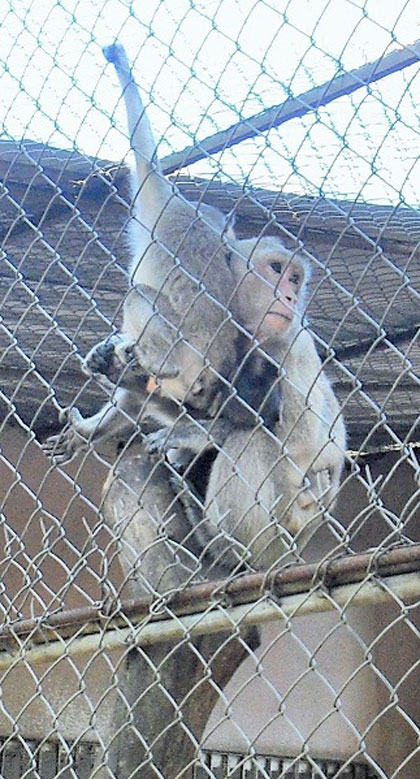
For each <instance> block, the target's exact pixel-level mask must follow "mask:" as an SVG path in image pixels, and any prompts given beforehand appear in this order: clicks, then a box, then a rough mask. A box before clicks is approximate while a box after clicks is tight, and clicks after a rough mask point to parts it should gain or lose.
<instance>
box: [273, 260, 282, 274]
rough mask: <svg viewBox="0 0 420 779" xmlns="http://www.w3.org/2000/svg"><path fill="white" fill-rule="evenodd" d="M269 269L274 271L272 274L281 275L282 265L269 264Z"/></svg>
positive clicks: (279, 263) (278, 263)
mask: <svg viewBox="0 0 420 779" xmlns="http://www.w3.org/2000/svg"><path fill="white" fill-rule="evenodd" d="M270 268H271V270H273V271H274V273H283V265H282V264H281V262H271V263H270Z"/></svg>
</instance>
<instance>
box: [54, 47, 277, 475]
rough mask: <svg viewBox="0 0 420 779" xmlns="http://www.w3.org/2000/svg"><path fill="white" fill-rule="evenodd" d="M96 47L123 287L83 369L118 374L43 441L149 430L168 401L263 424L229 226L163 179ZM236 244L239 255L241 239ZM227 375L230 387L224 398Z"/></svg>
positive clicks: (70, 441) (128, 101) (58, 448)
mask: <svg viewBox="0 0 420 779" xmlns="http://www.w3.org/2000/svg"><path fill="white" fill-rule="evenodd" d="M104 54H105V57H106V58H107V59H108V60H109V61H110V62H112V63H113V64H114V66H115V69H116V72H117V75H118V78H119V80H120V83H121V87H122V92H123V98H124V101H125V106H126V111H127V120H128V129H129V134H130V139H131V146H132V149H133V151H134V157H135V175H134V177H133V196H134V201H133V202H134V208H135V213H136V220H135V223H134V224H133V223H132V227H133V230H132V235H131V244H132V250H133V260H132V263H131V267H130V277H131V282H132V289H131V290H130V292H129V293H128V294H127V296H126V299H125V302H124V321H123V326H122V330H121V333H120V334H118V335H116V336H113V337H111V338H108V339H106V340H105V341H103V342H101V343H100V344H98V345H97V346H95V347H94V348H93V349H92V350H91V352H90V353H89V354H88V356H87V358H86V359H85V361H84V366H83V368H84V371H85V372H86V373H87V374H88V375H96V376H98V375H99V376H101V377H102V381H105V380H106V378H108V379H112V380H115V377H116V375H117V376H119V379H118V388H117V389H116V390H115V392H114V394H113V399H112V401H110V402H109V403H107V404H106V405H105V406H104V408H102V409H101V410H100V411H99V412H98V413H97V414H95V415H93V416H92V417H89V418H83V417H82V415H81V414H80V412H79V411H78V409H76V408H70V409H68V410H66V411H64V412H63V413H62V414H61V421H62V422H63V423H67V428H66V429H65V430H64V431H63V432H62V433H60V434H59V435H57V436H53V437H51V438H50V439H48V441H47V442H46V443H45V444H44V450H45V451H46V453H47V454H48V455H50V456H53V457H54V459H55V461H56V462H58V463H61V462H65V461H66V460H69V459H71V457H73V455H74V454H76V453H77V451H78V450H79V449H80V448H81V447H82V446H83V445H84V444H85V443H86V440H89V441H94V440H97V441H98V440H103V439H109V438H116V437H118V436H119V435H124V434H126V432H127V428H129V427H130V425H132V420H133V419H134V420H136V419H139V417H140V416H141V417H142V419H146V420H148V423H150V421H151V424H152V427H153V424H154V423H155V422H157V424H155V425H154V426H155V427H156V426H157V427H159V426H160V425H162V424H164V423H168V422H169V421H171V420H173V419H174V418H176V416H177V414H178V408H179V405H178V407H177V406H176V404H175V405H173V404H171V403H170V402H168V398H169V399H172V400H174V399H175V400H178V401H180V403H181V404H185V405H186V406H187V408H188V410H190V411H191V413H193V414H194V415H195V416H198V417H200V416H207V417H213V416H214V415H215V414H216V413H218V411H219V409H220V408H221V407H222V409H223V410H222V412H221V413H222V414H223V415H224V417H225V419H229V421H230V424H231V425H239V426H247V427H249V426H252V425H254V424H255V419H256V414H257V415H258V414H262V417H263V419H264V422H265V424H266V425H267V426H268V427H269V428H271V427H272V426H273V424H274V423H275V421H276V419H277V415H278V409H279V400H280V390H279V384H278V382H277V381H276V378H277V372H276V367H275V365H274V364H273V363H272V362H271V361H270V360H267V359H266V358H265V357H264V355H263V354H261V352H259V351H258V349H255V348H252V347H251V341H250V340H249V339H248V338H247V337H246V336H245V335H244V334H243V333H241V331H240V330H239V329H238V328H237V327H236V326H235V324H234V323H233V321H232V317H231V314H230V312H229V310H228V304H229V300H230V297H231V294H232V291H233V289H234V284H235V278H234V275H233V273H232V270H231V267H230V264H229V259H230V256H231V252H230V251H229V247H228V246H227V244H226V239H229V240H233V237H234V234H233V231H232V229H231V228H230V227H229V226H227V225H226V219H225V217H224V215H223V214H222V213H221V212H220V211H219V210H218V209H215V208H213V207H211V206H208V205H206V204H203V203H200V204H191V203H188V202H187V201H186V200H185V199H184V198H183V197H182V195H181V194H180V192H179V190H178V188H177V187H176V185H175V184H173V183H171V182H169V181H168V180H167V179H166V178H165V177H164V176H163V174H162V172H161V169H160V166H159V162H158V160H157V158H156V144H155V141H154V138H153V134H152V131H151V128H150V124H149V121H148V119H147V116H146V113H145V110H144V107H143V104H142V102H141V98H140V95H139V92H138V89H137V86H136V84H135V82H134V80H133V76H132V74H131V70H130V66H129V63H128V60H127V57H126V54H125V51H124V49H123V47H122V46H120V45H119V44H114V45H112V46H108V47H106V48H105V49H104ZM263 240H264V239H263ZM236 244H237V250H238V251H239V252H241V251H242V247H243V248H244V249H245V250H246V249H247V246H248V244H247V242H246V241H243V242H241V241H236ZM282 249H283V247H282V245H281V244H279V246H278V251H280V252H281V251H282ZM238 366H240V367H239V371H238ZM121 372H122V375H121V376H120V374H121ZM150 374H152V375H154V376H155V377H157V378H158V380H159V392H158V393H154V394H153V395H152V396H148V394H147V392H146V386H147V379H148V376H149V375H150ZM104 377H105V378H104ZM233 377H234V383H235V393H234V396H233V397H232V399H231V400H230V401H229V402H228V404H227V405H226V401H227V400H228V398H229V393H230V383H231V381H232V379H233ZM256 377H258V381H255V378H256ZM238 395H239V396H240V398H241V399H242V400H243V401H245V402H244V403H241V402H238V401H237V396H238ZM130 420H131V421H130ZM148 423H147V424H148ZM147 424H146V426H145V428H144V429H146V430H148V429H149V428H148V427H147Z"/></svg>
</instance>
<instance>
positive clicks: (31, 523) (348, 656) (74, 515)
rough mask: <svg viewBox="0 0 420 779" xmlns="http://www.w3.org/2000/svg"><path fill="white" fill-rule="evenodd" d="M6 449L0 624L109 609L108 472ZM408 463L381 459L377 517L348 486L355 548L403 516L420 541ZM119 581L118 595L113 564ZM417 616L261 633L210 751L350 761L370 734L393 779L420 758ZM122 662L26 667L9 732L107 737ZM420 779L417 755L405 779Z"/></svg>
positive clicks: (1, 487) (12, 441) (17, 445)
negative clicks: (306, 752)
mask: <svg viewBox="0 0 420 779" xmlns="http://www.w3.org/2000/svg"><path fill="white" fill-rule="evenodd" d="M0 440H1V460H0V505H1V511H2V525H3V528H0V532H2V535H3V544H4V547H3V548H4V554H3V560H2V563H1V567H0V572H1V584H2V590H1V592H0V607H1V609H2V612H3V618H5V619H7V620H9V619H14V618H16V617H17V616H18V614H19V613H21V614H22V615H23V616H30V615H33V614H42V613H43V611H44V610H45V609H46V608H48V610H50V611H51V610H54V609H58V608H61V607H65V608H74V607H77V606H84V605H88V604H91V603H93V602H95V601H97V600H99V599H100V598H101V592H102V589H101V578H102V577H103V568H102V560H103V550H107V556H108V557H109V555H110V554H111V552H112V536H111V533H110V531H109V530H107V529H106V528H105V527H104V526H103V524H102V523H101V520H100V515H99V514H98V511H97V507H98V506H99V505H100V499H101V485H102V483H103V480H104V477H105V475H106V473H107V472H108V467H107V465H106V463H105V462H100V460H99V459H97V458H94V457H92V456H90V457H89V458H88V459H87V460H86V459H85V460H84V459H83V458H78V460H77V461H76V462H74V463H72V464H70V466H69V467H68V473H69V474H70V475H71V478H67V477H66V475H65V474H64V473H60V472H59V471H58V470H57V469H52V468H51V467H50V464H49V462H48V461H47V460H46V458H45V457H44V456H43V454H42V452H41V451H40V449H39V447H38V446H37V444H35V443H33V442H30V441H29V440H28V439H27V438H26V437H25V435H24V434H23V433H22V432H21V431H20V430H19V429H18V428H13V429H12V428H10V429H8V430H6V431H3V433H2V435H1V439H0ZM398 462H399V461H398V458H397V455H387V456H384V457H380V458H377V459H375V460H372V461H371V463H370V467H371V479H372V481H373V482H374V481H375V480H376V479H377V477H378V476H379V475H382V477H383V478H382V484H383V490H382V492H381V493H380V495H379V496H377V497H376V498H375V499H374V498H372V493H371V503H370V504H369V505H370V506H371V508H369V505H368V503H367V500H366V486H365V484H364V483H363V480H360V479H357V478H352V479H350V480H348V483H347V484H346V485H345V486H344V487H343V490H342V495H341V499H340V505H339V507H338V509H337V516H339V517H340V519H341V520H342V521H343V523H345V524H346V526H348V527H352V534H353V536H354V543H353V547H354V548H355V549H363V548H367V547H370V546H376V545H377V544H379V543H381V542H382V541H383V540H384V539H385V538H387V537H389V536H390V533H391V531H392V528H393V527H394V526H395V522H397V521H398V517H399V516H402V517H403V518H405V519H407V524H406V527H405V532H406V533H407V534H408V535H411V537H414V523H415V516H414V514H413V516H411V518H409V517H410V511H412V508H413V501H412V502H411V503H410V495H412V494H413V491H414V480H413V475H412V474H413V469H412V468H411V467H410V465H409V464H407V463H403V464H401V465H399V466H398V467H397V463H398ZM73 479H74V482H73ZM75 484H76V486H75ZM380 503H382V505H380ZM374 504H375V505H376V510H375V512H374V511H373V508H374V507H375V505H374ZM378 505H379V510H378ZM372 507H373V508H372ZM336 543H337V542H336V540H335V539H334V537H333V536H332V535H331V533H330V532H329V531H323V532H322V533H321V532H320V533H319V534H318V535H317V537H316V538H315V539H314V540H313V542H312V545H311V548H310V549H308V558H310V559H319V557H320V556H321V555H323V554H325V553H326V551H328V549H331V548H332V547H333V546H334V544H336ZM43 549H44V550H45V551H42V550H43ZM87 553H88V555H87ZM86 555H87V563H86ZM110 575H111V578H112V579H113V581H114V583H115V585H116V586H118V583H119V573H118V567H117V566H116V565H115V564H114V565H113V566H112V568H111V574H110ZM409 616H410V620H409V621H406V622H405V621H404V620H403V619H402V618H401V617H402V611H401V609H400V608H399V607H398V606H397V605H395V606H394V605H392V606H388V607H384V606H381V607H375V608H373V607H369V608H349V609H347V610H346V612H345V614H344V615H343V614H340V613H339V612H338V611H337V612H336V613H329V614H317V615H309V616H305V617H297V618H295V619H293V620H292V621H291V623H290V625H286V624H285V623H284V622H280V621H279V622H277V623H273V624H270V625H269V626H267V627H265V628H264V631H263V644H262V647H261V648H260V650H259V651H258V654H257V658H255V657H252V658H250V659H249V660H248V661H247V662H246V663H245V664H244V665H243V666H242V667H241V668H240V670H239V672H238V673H237V674H236V675H235V677H234V679H233V680H232V681H231V683H230V684H229V686H228V688H227V690H226V691H225V695H226V699H227V700H228V701H229V706H228V707H227V706H226V702H223V701H222V700H221V701H220V703H219V704H218V706H217V707H216V709H215V711H214V713H213V715H212V718H211V721H210V723H209V725H208V728H207V732H208V738H207V742H206V746H207V747H208V748H211V749H226V750H238V751H244V750H246V749H247V748H248V746H249V744H252V745H253V746H254V747H255V748H256V749H257V751H259V752H261V753H267V754H283V755H294V754H298V753H299V752H300V751H301V750H302V749H304V748H306V745H307V746H308V747H309V749H310V754H311V755H312V756H319V757H328V756H330V757H333V758H339V757H340V758H343V759H346V758H347V757H349V756H351V755H353V754H356V753H357V751H358V749H359V747H360V739H361V735H359V734H365V748H366V749H367V751H368V753H369V755H370V756H371V758H372V760H377V761H378V763H379V765H380V766H381V767H382V769H383V771H385V772H386V775H387V776H389V777H390V776H391V775H392V772H393V771H394V770H396V768H397V767H398V766H399V765H400V763H401V762H402V761H403V760H404V759H405V758H406V757H407V756H408V755H409V754H410V753H411V751H412V750H413V749H415V734H414V730H413V727H412V725H411V724H410V718H415V717H416V715H417V720H418V715H419V711H418V703H417V699H418V695H417V689H418V687H417V688H416V682H415V679H414V674H413V673H412V674H410V673H409V670H410V669H411V668H412V666H413V664H414V662H415V660H416V655H417V649H416V644H415V637H414V633H413V631H412V630H411V629H410V621H412V620H413V619H414V614H412V613H411V612H410V615H409ZM118 659H119V655H118V653H115V654H114V655H112V656H104V655H103V654H101V653H99V654H98V656H97V657H95V658H91V657H81V658H80V659H78V661H77V662H75V661H74V660H71V659H70V658H63V659H62V660H60V661H58V662H56V663H55V664H54V665H53V666H42V665H38V666H36V667H33V668H32V669H28V668H27V667H25V664H24V663H20V664H19V665H18V666H17V667H15V668H13V669H11V670H10V671H9V672H7V673H6V674H5V677H4V679H3V683H2V699H1V703H0V733H1V734H8V733H11V732H12V731H13V730H14V727H15V726H16V723H17V724H18V728H19V732H21V733H22V735H24V736H25V737H28V738H40V737H45V736H47V735H49V734H51V735H52V736H54V734H55V735H57V733H61V734H62V735H63V736H65V737H67V738H79V737H84V738H88V739H92V740H95V739H96V738H97V736H98V734H99V735H101V734H102V736H104V734H105V731H106V724H107V721H108V717H109V714H110V712H111V711H112V705H113V704H112V701H113V693H112V692H107V691H108V690H109V687H110V684H111V683H112V674H113V670H114V667H115V665H116V664H117V663H118ZM406 673H407V678H406V679H405V680H404V681H403V682H402V683H401V679H403V678H404V675H405V674H406ZM418 681H419V680H418V679H417V685H418ZM416 709H417V711H416ZM419 775H420V763H419V761H418V759H417V762H416V760H415V759H414V758H413V760H411V761H409V762H408V763H407V765H406V766H405V768H404V770H403V771H401V772H400V773H398V774H397V775H396V777H395V779H397V777H398V779H417V777H418V776H419Z"/></svg>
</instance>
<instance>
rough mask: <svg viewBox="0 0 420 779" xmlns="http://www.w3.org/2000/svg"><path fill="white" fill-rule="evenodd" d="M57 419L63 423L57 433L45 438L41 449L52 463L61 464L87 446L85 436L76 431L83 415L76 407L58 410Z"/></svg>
mask: <svg viewBox="0 0 420 779" xmlns="http://www.w3.org/2000/svg"><path fill="white" fill-rule="evenodd" d="M59 421H60V423H61V424H63V425H65V427H64V428H63V430H62V431H61V432H60V433H58V434H57V435H52V436H50V437H49V438H47V440H46V441H44V443H43V444H42V449H43V451H44V452H45V454H46V455H47V457H49V458H50V460H52V462H53V463H54V465H62V464H63V463H66V462H69V461H70V460H72V459H73V457H74V456H75V455H76V454H77V453H78V452H80V451H81V450H82V449H84V448H85V447H86V446H87V441H86V438H84V437H83V436H82V435H81V434H80V433H78V432H77V429H76V428H77V425H78V424H79V423H80V422H81V421H83V417H82V415H81V413H80V411H79V410H78V409H77V408H67V409H64V410H63V411H61V412H60V415H59Z"/></svg>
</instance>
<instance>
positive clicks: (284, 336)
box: [236, 239, 307, 341]
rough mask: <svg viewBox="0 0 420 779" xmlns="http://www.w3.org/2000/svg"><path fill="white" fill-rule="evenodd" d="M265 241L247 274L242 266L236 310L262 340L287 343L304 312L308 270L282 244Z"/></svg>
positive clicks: (304, 264)
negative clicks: (265, 243)
mask: <svg viewBox="0 0 420 779" xmlns="http://www.w3.org/2000/svg"><path fill="white" fill-rule="evenodd" d="M263 240H264V239H263ZM266 241H267V244H268V245H267V246H264V244H262V245H261V246H257V247H256V249H255V250H254V252H253V254H252V258H251V261H250V263H249V267H248V270H247V271H246V272H244V271H243V266H242V278H241V281H240V284H239V286H238V290H237V295H236V299H237V304H238V305H237V307H238V310H239V315H240V318H241V321H242V322H243V323H244V324H245V325H246V327H247V328H248V329H249V330H250V331H251V332H252V333H253V334H255V335H257V336H258V338H259V339H260V340H262V341H265V340H267V339H273V340H276V341H278V340H281V341H283V340H284V341H287V340H288V339H289V338H290V337H292V335H293V333H294V332H295V330H296V329H297V328H298V327H299V322H300V320H301V316H302V313H303V310H304V304H305V286H306V284H305V282H306V276H307V267H306V263H305V261H304V260H303V258H300V257H293V256H292V254H291V253H290V252H288V251H287V249H285V248H284V247H283V246H282V245H281V244H280V243H278V244H277V246H276V244H275V243H274V241H273V240H272V239H266ZM261 243H262V242H261ZM273 244H274V245H273ZM273 249H274V251H273ZM237 272H238V271H237V269H236V273H237Z"/></svg>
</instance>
